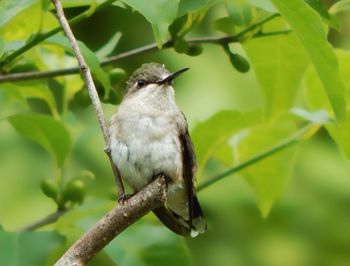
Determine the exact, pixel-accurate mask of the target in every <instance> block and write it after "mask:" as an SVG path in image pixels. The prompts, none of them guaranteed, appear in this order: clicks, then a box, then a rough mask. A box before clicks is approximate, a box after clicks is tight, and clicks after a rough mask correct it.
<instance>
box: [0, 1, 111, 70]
mask: <svg viewBox="0 0 350 266" xmlns="http://www.w3.org/2000/svg"><path fill="white" fill-rule="evenodd" d="M115 1H117V0H107V1H106V2H103V3H102V4H100V5H98V6H97V7H96V8H95V9H94V13H95V12H97V11H99V10H102V9H103V8H105V7H107V6H109V5H111V4H112V3H113V2H115ZM91 15H92V13H91V10H90V9H88V10H86V11H85V12H83V13H81V14H79V15H77V16H75V17H74V18H72V19H70V20H69V24H70V25H74V24H77V23H78V22H80V21H82V20H84V19H86V18H88V17H90V16H91ZM60 31H62V27H61V26H58V27H56V28H54V29H52V30H50V31H48V32H46V33H44V34H38V35H37V36H36V37H35V38H33V39H32V40H31V41H29V42H28V43H26V44H25V45H23V46H22V47H21V48H19V49H18V50H16V51H14V52H13V53H11V54H9V55H8V56H7V57H5V58H4V59H3V60H2V61H0V68H2V67H3V66H4V65H6V64H8V63H10V62H12V61H14V60H15V59H16V58H17V57H19V56H21V55H22V54H24V53H25V52H27V51H28V50H29V49H31V48H32V47H34V46H35V45H37V44H38V43H41V42H42V41H44V40H46V39H48V38H50V37H51V36H53V35H55V34H56V33H58V32H60Z"/></svg>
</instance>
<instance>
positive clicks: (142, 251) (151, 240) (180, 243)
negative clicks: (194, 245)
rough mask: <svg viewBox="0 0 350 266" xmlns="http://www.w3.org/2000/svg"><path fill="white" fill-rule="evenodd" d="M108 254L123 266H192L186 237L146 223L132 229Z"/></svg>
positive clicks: (109, 247)
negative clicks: (184, 238)
mask: <svg viewBox="0 0 350 266" xmlns="http://www.w3.org/2000/svg"><path fill="white" fill-rule="evenodd" d="M105 251H106V252H107V254H108V255H109V256H110V257H111V258H112V259H113V260H114V261H115V262H116V263H117V264H118V265H123V266H163V265H167V266H178V265H183V266H189V265H192V264H191V262H190V258H189V256H188V251H187V247H186V245H185V242H184V240H183V238H181V237H179V236H177V235H175V234H174V233H173V232H171V231H169V230H168V229H166V228H165V227H161V226H151V225H145V224H143V223H137V224H135V225H133V226H131V227H129V228H128V230H127V231H125V232H123V234H121V235H120V236H118V239H116V240H115V241H113V242H112V243H111V244H109V245H108V246H107V247H106V248H105Z"/></svg>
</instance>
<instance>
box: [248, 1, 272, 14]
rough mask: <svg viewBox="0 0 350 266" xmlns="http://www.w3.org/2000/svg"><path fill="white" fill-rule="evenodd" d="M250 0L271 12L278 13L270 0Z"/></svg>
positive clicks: (254, 4)
mask: <svg viewBox="0 0 350 266" xmlns="http://www.w3.org/2000/svg"><path fill="white" fill-rule="evenodd" d="M248 2H249V3H250V4H251V5H253V6H256V7H259V8H261V9H263V10H266V11H268V12H271V13H277V10H276V8H275V7H274V6H273V5H272V4H271V2H270V1H269V0H248Z"/></svg>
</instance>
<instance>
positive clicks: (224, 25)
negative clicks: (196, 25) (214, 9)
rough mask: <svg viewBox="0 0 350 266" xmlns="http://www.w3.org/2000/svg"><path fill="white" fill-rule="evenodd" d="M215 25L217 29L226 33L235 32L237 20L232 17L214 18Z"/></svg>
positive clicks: (231, 33)
mask: <svg viewBox="0 0 350 266" xmlns="http://www.w3.org/2000/svg"><path fill="white" fill-rule="evenodd" d="M213 26H214V28H215V29H217V30H219V31H222V32H224V33H227V34H230V35H233V34H235V21H234V20H233V19H232V18H230V17H224V18H219V19H217V20H214V22H213Z"/></svg>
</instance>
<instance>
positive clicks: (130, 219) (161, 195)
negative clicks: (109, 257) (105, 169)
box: [55, 177, 166, 266]
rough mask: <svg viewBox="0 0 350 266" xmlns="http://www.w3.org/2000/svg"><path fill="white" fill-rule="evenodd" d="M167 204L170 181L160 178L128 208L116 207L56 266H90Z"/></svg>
mask: <svg viewBox="0 0 350 266" xmlns="http://www.w3.org/2000/svg"><path fill="white" fill-rule="evenodd" d="M165 200H166V180H165V178H164V177H159V178H157V179H156V180H154V181H153V182H152V183H150V184H149V185H147V186H146V187H145V188H143V189H142V190H141V191H139V192H138V193H137V194H135V195H134V196H133V197H131V198H130V199H128V200H127V202H126V203H125V204H123V205H118V206H116V207H115V208H113V209H112V210H111V211H110V212H108V213H107V214H106V215H105V216H104V217H102V218H101V219H100V220H99V221H98V222H97V223H96V224H95V225H94V226H93V227H92V228H91V229H90V230H88V231H87V232H86V233H85V234H84V235H83V236H82V237H81V238H80V239H79V240H78V241H77V242H75V244H73V246H71V247H70V248H69V249H68V250H67V251H66V253H65V254H64V255H63V256H62V257H61V258H60V259H59V260H58V261H57V262H56V264H55V266H67V265H76V266H82V265H86V263H87V262H88V261H89V260H90V259H92V257H93V256H95V255H96V254H97V253H98V252H99V251H100V250H101V249H102V248H103V247H105V246H106V245H107V244H108V243H109V242H110V241H112V240H113V239H114V238H115V237H116V236H117V235H119V234H120V233H121V232H122V231H123V230H124V229H126V228H127V227H128V226H130V225H131V224H133V223H134V222H136V221H137V220H138V219H140V218H141V217H143V216H144V215H146V214H147V213H148V212H150V211H151V210H153V209H154V208H157V207H160V206H162V205H163V204H164V202H165Z"/></svg>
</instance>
